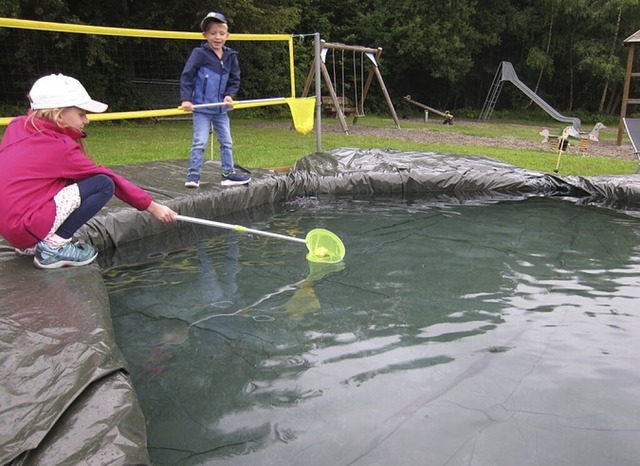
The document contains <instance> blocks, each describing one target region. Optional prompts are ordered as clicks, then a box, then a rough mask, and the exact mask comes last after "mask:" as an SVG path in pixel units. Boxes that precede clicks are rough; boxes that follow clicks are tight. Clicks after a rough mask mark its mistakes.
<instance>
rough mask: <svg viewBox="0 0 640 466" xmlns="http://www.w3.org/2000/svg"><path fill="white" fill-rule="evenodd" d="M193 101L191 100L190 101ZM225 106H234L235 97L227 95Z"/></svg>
mask: <svg viewBox="0 0 640 466" xmlns="http://www.w3.org/2000/svg"><path fill="white" fill-rule="evenodd" d="M189 103H191V102H189ZM224 106H225V107H233V97H231V96H229V95H227V96H225V97H224Z"/></svg>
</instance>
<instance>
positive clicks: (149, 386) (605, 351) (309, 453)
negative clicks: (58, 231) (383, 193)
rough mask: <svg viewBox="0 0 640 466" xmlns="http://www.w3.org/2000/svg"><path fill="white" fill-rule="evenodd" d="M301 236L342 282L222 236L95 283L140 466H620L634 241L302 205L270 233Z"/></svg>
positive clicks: (633, 311) (496, 208) (588, 222)
mask: <svg viewBox="0 0 640 466" xmlns="http://www.w3.org/2000/svg"><path fill="white" fill-rule="evenodd" d="M314 227H319V228H327V229H329V230H331V231H335V232H338V233H339V235H340V237H341V238H342V239H343V241H344V242H345V245H346V247H347V257H346V258H345V264H340V265H339V267H336V268H332V269H324V270H319V269H314V268H313V266H315V265H320V266H322V264H309V263H307V262H306V261H305V260H304V257H303V255H302V254H301V253H300V250H299V249H298V248H294V247H292V246H291V245H289V244H283V243H284V242H282V241H277V240H273V239H265V238H256V237H248V236H229V235H228V234H225V235H222V236H215V237H212V238H210V239H209V240H206V241H200V242H198V243H197V244H195V245H194V247H193V248H192V249H187V250H183V251H178V252H175V253H171V254H169V255H168V256H167V257H166V258H165V259H164V260H163V261H162V262H158V263H154V264H150V265H149V266H144V267H139V266H138V267H132V268H122V269H119V270H116V271H112V272H110V273H109V276H108V277H106V282H107V286H108V288H109V292H110V299H111V304H112V313H113V318H114V325H115V328H116V333H117V335H118V341H119V344H120V345H121V347H122V348H123V351H124V352H125V355H126V356H127V358H128V360H129V362H130V369H131V374H132V377H133V380H134V384H135V386H136V389H137V391H138V394H139V398H140V402H141V405H142V408H143V411H144V413H145V416H146V417H147V420H148V428H149V448H150V452H151V455H152V457H153V460H154V463H155V464H194V465H195V464H211V463H212V462H214V461H215V460H225V462H226V463H229V464H234V465H235V464H247V465H249V464H252V465H254V464H260V465H272V464H273V465H284V464H306V465H329V464H330V465H342V464H345V465H346V464H358V465H372V464H385V465H386V464H394V465H415V464H430V465H431V464H434V465H439V464H493V465H501V464H519V465H528V464H536V465H538V464H558V463H559V462H560V463H564V464H586V465H589V464H593V465H596V464H598V465H600V464H634V462H635V461H636V459H637V458H638V455H640V441H639V440H640V416H639V415H640V400H638V397H637V393H636V392H637V390H636V388H637V386H638V384H639V383H640V373H639V372H638V370H637V367H638V363H640V356H638V355H636V353H637V352H633V351H632V350H630V348H634V347H635V345H637V341H638V338H639V337H640V325H639V321H638V311H637V302H638V298H639V297H640V287H639V286H638V285H639V284H640V283H639V282H640V273H639V272H640V260H639V251H638V237H639V234H640V222H639V221H638V220H637V219H634V218H631V217H627V216H624V215H622V214H618V213H616V212H612V211H608V210H603V209H594V208H590V207H581V206H575V205H572V204H570V203H568V202H564V201H558V200H549V199H530V200H526V201H518V202H499V203H493V204H483V205H447V204H444V203H436V202H427V201H412V202H408V201H398V200H395V201H394V200H386V201H385V200H367V201H356V200H349V201H334V202H331V203H325V204H322V203H317V202H315V201H312V200H304V201H300V202H299V203H297V204H293V205H292V206H291V209H290V211H289V212H288V213H286V214H282V215H278V216H276V217H275V218H274V219H273V223H272V225H271V228H273V230H274V231H281V232H283V233H289V232H291V231H295V230H299V231H306V230H309V229H310V228H314ZM514 458H517V461H516V462H515V463H514ZM558 458H560V460H558Z"/></svg>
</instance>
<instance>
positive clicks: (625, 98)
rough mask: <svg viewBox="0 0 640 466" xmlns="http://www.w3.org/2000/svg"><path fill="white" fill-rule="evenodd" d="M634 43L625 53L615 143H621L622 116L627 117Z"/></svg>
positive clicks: (630, 44)
mask: <svg viewBox="0 0 640 466" xmlns="http://www.w3.org/2000/svg"><path fill="white" fill-rule="evenodd" d="M635 46H636V44H634V43H633V42H631V43H629V53H628V54H627V72H626V74H625V77H624V90H623V91H622V105H621V106H620V121H619V122H618V137H617V139H616V144H617V145H618V146H620V145H622V132H623V131H624V118H626V117H627V103H628V102H629V88H630V87H631V75H632V71H633V54H634V49H635Z"/></svg>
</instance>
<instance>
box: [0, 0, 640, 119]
mask: <svg viewBox="0 0 640 466" xmlns="http://www.w3.org/2000/svg"><path fill="white" fill-rule="evenodd" d="M211 8H212V4H211V2H210V1H208V0H207V1H202V0H189V1H186V0H172V1H161V0H111V1H110V2H108V4H105V3H104V2H93V1H89V0H18V1H16V0H0V16H2V17H16V18H21V19H36V20H43V21H55V22H67V23H69V22H70V23H83V24H91V25H100V26H118V27H130V28H143V29H161V30H177V31H196V30H197V28H198V22H199V19H200V17H201V16H203V14H205V13H206V12H207V11H209V10H210V9H211ZM215 8H216V9H218V10H220V11H222V12H224V13H225V14H226V15H227V16H228V18H229V20H230V22H231V27H232V31H233V32H237V33H240V32H242V33H313V32H320V34H321V36H322V38H323V39H325V40H327V41H331V42H343V43H348V44H356V45H364V46H368V47H382V48H383V54H382V63H381V70H382V74H383V76H384V78H385V83H386V85H387V88H388V90H389V92H390V94H391V96H392V98H393V100H394V102H398V103H400V102H401V101H402V99H401V98H402V96H403V95H406V94H411V95H412V96H414V98H416V100H419V101H423V102H425V103H428V104H429V105H431V106H434V107H439V108H442V109H445V108H447V109H462V108H466V109H469V111H473V109H477V110H478V111H479V109H480V108H481V107H482V103H483V101H484V99H485V97H486V94H487V92H488V88H489V85H490V84H491V81H492V79H493V77H494V74H495V72H496V70H497V68H498V65H499V63H500V62H501V61H503V60H506V61H511V62H512V63H513V64H514V67H515V68H516V70H517V72H518V75H519V76H520V77H521V79H522V80H523V81H524V82H526V83H527V84H528V85H529V86H530V87H532V88H534V90H535V91H536V92H538V93H539V94H540V95H541V96H542V97H543V98H545V99H546V100H547V101H548V102H550V103H552V104H553V105H554V106H555V107H556V108H558V109H559V110H565V111H572V112H590V113H594V112H598V113H609V114H615V113H617V112H618V111H619V105H620V100H621V92H622V86H623V78H624V71H625V64H626V48H625V46H624V44H623V40H624V39H625V38H626V37H628V36H629V35H631V34H632V33H634V32H635V31H637V30H638V29H640V0H599V1H594V0H535V1H534V0H514V1H507V2H505V1H500V0H440V1H437V2H435V1H424V0H341V1H339V2H338V1H335V2H331V1H326V0H324V1H323V0H289V1H287V0H233V1H232V0H219V1H217V2H216V3H215ZM8 34H11V31H8V30H6V29H5V30H3V29H0V37H2V36H6V35H8ZM34 40H35V39H34ZM74 41H75V42H78V43H75V44H72V43H71V42H74ZM79 42H82V44H81V45H80V44H79ZM233 45H234V47H235V46H236V43H234V44H233ZM48 46H49V47H50V48H51V49H54V50H55V51H56V52H60V51H64V50H65V48H66V47H69V48H71V47H75V48H78V47H81V49H82V56H83V57H84V59H83V60H84V62H83V63H81V64H79V65H77V66H82V67H84V68H85V71H86V70H87V69H93V70H94V71H95V73H93V74H89V76H91V78H90V79H91V80H95V81H96V82H95V85H96V86H99V87H101V88H103V89H105V92H107V90H108V89H111V90H110V91H108V92H114V91H115V86H122V85H124V84H123V82H121V81H120V79H124V78H122V75H123V73H125V74H126V70H125V69H123V67H124V65H120V64H117V65H116V64H113V63H109V60H110V59H109V56H110V52H111V49H112V48H114V47H118V42H117V41H101V40H100V39H99V38H84V39H82V40H80V39H74V40H71V39H69V38H68V37H64V36H62V35H53V36H52V39H51V43H50V44H48ZM237 48H241V53H242V55H241V56H242V62H243V64H246V68H245V71H246V73H245V78H246V80H245V83H244V90H245V92H247V95H251V93H252V92H253V91H254V90H257V89H264V88H265V86H267V87H268V86H276V85H277V83H271V82H270V80H273V79H274V78H273V75H274V73H273V69H272V67H273V66H274V65H273V64H272V63H273V61H274V60H273V59H272V58H271V56H272V55H273V56H277V54H278V53H279V52H278V51H277V50H276V48H269V47H268V46H266V44H265V46H264V47H263V45H262V44H260V46H256V45H255V44H252V45H247V44H244V45H240V47H237ZM35 51H36V49H35V44H32V43H30V41H29V39H27V40H22V41H21V42H20V43H19V44H16V46H15V47H14V48H13V49H10V50H4V51H3V54H2V56H3V58H1V59H0V61H1V62H0V66H1V67H2V68H3V69H6V67H9V68H16V67H17V68H21V67H22V69H23V70H26V71H27V72H28V71H30V70H32V69H36V64H41V63H42V62H43V61H45V62H46V57H43V56H42V54H40V53H36V52H35ZM161 52H162V54H163V55H164V56H167V57H169V58H173V57H174V56H175V62H176V70H178V71H177V72H179V69H180V67H181V65H182V61H183V60H184V54H185V51H184V50H177V49H176V50H161ZM68 56H69V59H70V60H72V59H74V58H73V57H77V55H73V54H69V55H68ZM303 57H304V52H303ZM76 59H77V58H76ZM265 63H267V64H268V66H265ZM130 66H135V64H131V65H130ZM275 66H277V65H275ZM282 66H286V64H285V63H283V65H282ZM114 67H115V68H119V69H118V75H117V76H116V75H115V74H110V73H113V69H114ZM265 68H269V69H265ZM301 68H304V69H300V70H298V72H299V73H301V74H302V75H304V73H306V71H307V69H306V67H301ZM177 72H176V73H177ZM172 73H174V71H173V70H172ZM18 75H19V74H16V78H15V79H17V80H19V78H18ZM299 76H300V74H299ZM22 80H24V79H22ZM303 80H304V79H302V81H303ZM92 84H93V83H92ZM93 87H94V86H92V88H93ZM118 99H120V101H123V100H126V97H124V98H123V97H122V96H120V97H118ZM369 99H370V100H371V105H374V106H375V105H376V99H378V100H379V101H380V102H378V105H379V107H380V108H381V107H382V106H383V105H384V104H383V102H382V99H381V98H380V96H376V94H375V93H372V94H371V97H370V98H368V102H369ZM527 104H528V102H527V100H526V98H525V97H524V96H523V95H521V94H518V93H517V92H509V91H506V95H505V97H504V98H502V97H501V105H502V106H517V107H524V106H526V105H527Z"/></svg>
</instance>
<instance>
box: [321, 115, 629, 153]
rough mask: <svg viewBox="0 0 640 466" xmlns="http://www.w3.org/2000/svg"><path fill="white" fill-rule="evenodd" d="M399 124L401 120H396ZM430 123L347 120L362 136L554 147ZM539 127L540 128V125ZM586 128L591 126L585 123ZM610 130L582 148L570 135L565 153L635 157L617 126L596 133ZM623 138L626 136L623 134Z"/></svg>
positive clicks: (328, 128) (327, 128) (333, 129)
mask: <svg viewBox="0 0 640 466" xmlns="http://www.w3.org/2000/svg"><path fill="white" fill-rule="evenodd" d="M455 124H456V125H460V126H462V125H473V124H474V123H473V122H465V121H456V123H455ZM400 125H401V126H402V121H401V122H400ZM429 126H430V124H425V128H424V129H406V128H401V129H397V128H372V127H367V126H362V125H357V124H356V125H353V124H351V120H348V127H349V134H352V135H362V136H376V137H380V138H388V139H402V140H405V141H415V142H424V143H445V144H446V143H451V144H473V145H477V146H486V147H512V148H514V149H532V150H540V149H548V150H550V151H554V152H555V150H554V149H553V148H552V146H551V144H549V143H546V144H543V143H542V140H543V138H542V136H540V137H539V140H538V141H529V140H524V139H516V138H491V137H484V136H469V135H465V134H460V133H450V132H445V131H434V130H430V129H429ZM540 129H542V128H540ZM587 129H591V127H588V128H587ZM322 130H323V132H325V131H326V132H336V133H337V132H342V128H341V127H340V125H339V124H338V123H336V124H335V125H334V124H326V123H324V122H323V126H322ZM605 132H606V133H610V135H613V137H614V140H613V141H611V140H602V139H601V140H600V141H598V142H595V141H589V145H588V147H587V151H586V152H584V153H583V152H580V150H579V145H580V144H579V141H578V140H577V139H573V138H571V139H570V140H569V142H570V145H569V149H568V151H567V152H568V153H579V154H584V155H586V156H587V157H588V156H599V157H613V158H618V159H622V160H630V161H635V160H637V158H636V157H635V156H634V155H633V147H632V146H631V144H630V143H629V142H627V141H623V143H622V145H621V146H617V145H616V143H615V135H616V134H617V128H607V129H606V130H601V131H600V134H601V135H602V134H603V133H605ZM625 139H626V138H625Z"/></svg>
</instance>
